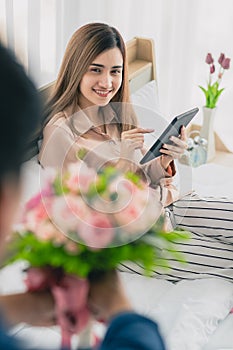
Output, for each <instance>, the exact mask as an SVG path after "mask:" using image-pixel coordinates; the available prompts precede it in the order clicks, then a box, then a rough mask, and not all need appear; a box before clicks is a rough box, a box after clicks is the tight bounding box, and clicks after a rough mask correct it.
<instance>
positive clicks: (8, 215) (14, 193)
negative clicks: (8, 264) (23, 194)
mask: <svg viewBox="0 0 233 350" xmlns="http://www.w3.org/2000/svg"><path fill="white" fill-rule="evenodd" d="M19 199H20V188H19V185H18V184H16V182H15V181H13V180H12V181H11V180H4V181H2V182H1V183H0V249H2V246H3V242H4V239H5V237H6V236H7V235H8V234H9V233H10V232H11V228H12V224H13V222H14V219H15V216H16V213H17V209H18V206H19ZM0 253H2V252H0Z"/></svg>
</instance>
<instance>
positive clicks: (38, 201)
mask: <svg viewBox="0 0 233 350" xmlns="http://www.w3.org/2000/svg"><path fill="white" fill-rule="evenodd" d="M41 201H42V196H41V193H40V192H39V193H37V194H36V195H35V196H34V197H32V198H31V199H29V201H28V202H27V203H26V206H25V209H26V210H32V209H34V208H36V207H37V206H38V205H40V204H41Z"/></svg>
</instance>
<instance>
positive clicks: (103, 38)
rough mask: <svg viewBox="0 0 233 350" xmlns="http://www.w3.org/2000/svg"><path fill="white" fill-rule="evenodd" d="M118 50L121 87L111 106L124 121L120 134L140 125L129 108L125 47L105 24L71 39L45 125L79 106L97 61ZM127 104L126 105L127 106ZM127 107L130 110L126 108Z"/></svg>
mask: <svg viewBox="0 0 233 350" xmlns="http://www.w3.org/2000/svg"><path fill="white" fill-rule="evenodd" d="M115 47H117V48H119V49H120V51H121V54H122V57H123V72H122V84H121V87H120V89H119V90H118V92H117V93H116V95H115V96H114V97H113V99H112V100H111V102H123V103H113V106H115V107H114V109H115V112H116V113H117V114H118V118H119V120H120V121H121V130H122V131H124V130H128V129H129V128H132V126H135V125H136V124H137V121H136V117H135V114H134V112H133V109H131V108H130V107H129V105H128V102H130V100H129V86H128V69H127V57H126V55H127V54H126V46H125V43H124V40H123V38H122V36H121V35H120V33H119V31H118V30H117V29H115V28H114V27H110V26H109V25H107V24H104V23H89V24H86V25H84V26H82V27H81V28H79V29H78V30H77V31H76V32H75V33H74V34H73V35H72V37H71V39H70V41H69V43H68V45H67V48H66V51H65V54H64V57H63V61H62V64H61V67H60V71H59V73H58V77H57V80H56V84H55V87H54V90H53V93H52V95H51V97H50V99H49V101H48V104H47V107H46V112H45V124H46V123H47V122H48V121H49V120H50V119H51V118H52V117H53V116H54V115H55V114H56V113H58V112H61V111H62V110H64V109H65V108H67V107H68V106H77V105H78V104H79V93H80V89H79V86H80V82H81V80H82V77H83V75H84V74H85V73H86V72H87V70H88V67H89V66H90V64H91V63H92V62H93V61H94V59H95V58H96V57H97V56H98V55H100V54H101V53H102V52H104V51H106V50H109V49H112V48H115ZM124 102H125V103H126V104H125V103H124ZM125 106H127V107H125Z"/></svg>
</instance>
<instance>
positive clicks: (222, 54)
mask: <svg viewBox="0 0 233 350" xmlns="http://www.w3.org/2000/svg"><path fill="white" fill-rule="evenodd" d="M224 58H225V55H224V53H221V54H220V56H219V59H218V63H219V64H220V65H222V61H223V60H224Z"/></svg>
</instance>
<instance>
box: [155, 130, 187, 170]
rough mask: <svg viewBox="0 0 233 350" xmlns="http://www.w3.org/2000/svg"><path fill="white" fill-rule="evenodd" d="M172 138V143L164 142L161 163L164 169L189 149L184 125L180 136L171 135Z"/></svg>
mask: <svg viewBox="0 0 233 350" xmlns="http://www.w3.org/2000/svg"><path fill="white" fill-rule="evenodd" d="M170 140H171V141H172V144H171V145H170V144H164V145H163V147H162V148H161V150H160V152H161V153H162V156H161V164H162V166H163V168H164V169H167V168H168V166H169V164H170V163H171V162H172V161H173V160H174V159H178V158H180V157H181V156H182V154H184V152H185V150H186V149H187V143H186V140H187V136H186V129H185V127H184V126H182V128H181V131H180V136H179V137H175V136H171V138H170Z"/></svg>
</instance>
